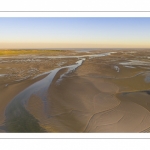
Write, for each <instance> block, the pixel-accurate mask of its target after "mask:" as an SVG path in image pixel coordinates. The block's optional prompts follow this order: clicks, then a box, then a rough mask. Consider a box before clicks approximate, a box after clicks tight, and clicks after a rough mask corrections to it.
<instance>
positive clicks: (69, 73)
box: [0, 49, 150, 133]
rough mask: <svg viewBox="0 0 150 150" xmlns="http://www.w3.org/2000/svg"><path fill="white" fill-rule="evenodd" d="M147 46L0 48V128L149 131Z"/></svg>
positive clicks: (149, 71)
mask: <svg viewBox="0 0 150 150" xmlns="http://www.w3.org/2000/svg"><path fill="white" fill-rule="evenodd" d="M149 66H150V52H149V50H148V49H141V50H136V49H127V50H126V49H123V50H114V49H113V50H112V49H109V50H106V49H104V50H102V49H101V50H95V51H88V52H86V51H85V52H82V53H80V52H78V51H73V50H72V51H71V50H70V51H69V50H67V51H64V50H62V51H57V50H56V51H52V50H49V51H48V50H45V51H42V50H28V51H24V52H23V51H22V53H21V50H18V51H15V50H14V51H11V53H10V52H9V50H7V51H6V50H5V51H3V52H1V53H0V114H1V115H0V131H1V132H104V133H106V132H149V131H150V102H149V98H150V94H149V93H150V92H149V89H150V67H149Z"/></svg>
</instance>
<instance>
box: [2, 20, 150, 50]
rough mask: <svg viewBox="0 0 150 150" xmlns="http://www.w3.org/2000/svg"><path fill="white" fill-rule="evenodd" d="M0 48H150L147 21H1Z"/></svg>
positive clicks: (148, 22)
mask: <svg viewBox="0 0 150 150" xmlns="http://www.w3.org/2000/svg"><path fill="white" fill-rule="evenodd" d="M0 48H1V49H2V48H5V49H7V48H150V18H0Z"/></svg>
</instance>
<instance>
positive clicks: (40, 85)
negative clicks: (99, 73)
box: [4, 52, 113, 132]
mask: <svg viewBox="0 0 150 150" xmlns="http://www.w3.org/2000/svg"><path fill="white" fill-rule="evenodd" d="M111 53H113V52H110V53H103V54H98V55H88V57H102V56H107V55H110V54H111ZM76 57H77V58H80V59H81V60H78V61H77V62H76V64H74V65H70V66H64V67H61V68H56V69H54V70H52V71H50V72H48V73H49V74H48V75H47V76H46V77H45V78H43V79H42V80H40V81H38V82H36V83H34V84H32V85H31V86H29V87H27V88H26V89H25V90H23V91H22V92H20V93H19V94H18V95H16V96H15V97H14V98H13V99H12V100H11V101H10V103H9V104H8V105H7V107H6V110H5V123H4V126H5V129H6V132H46V131H45V130H44V129H43V128H42V127H40V125H39V122H38V120H37V119H36V118H34V117H33V116H32V115H31V114H30V113H29V112H28V111H27V110H26V108H25V105H26V104H27V102H28V100H29V98H30V97H31V96H32V95H37V96H38V97H40V98H41V100H42V102H43V104H44V111H45V113H46V112H47V109H48V108H47V91H48V88H49V87H50V85H51V83H52V81H53V79H54V77H55V76H56V74H57V73H58V72H59V71H60V70H61V69H68V70H67V72H65V73H64V74H62V75H61V76H60V78H59V80H61V79H62V77H63V76H64V75H66V74H68V73H70V72H72V71H74V70H75V69H77V68H78V67H79V66H80V65H82V63H83V61H84V60H85V58H83V56H76ZM84 57H87V55H84ZM57 58H58V57H57ZM67 58H71V57H67Z"/></svg>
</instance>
